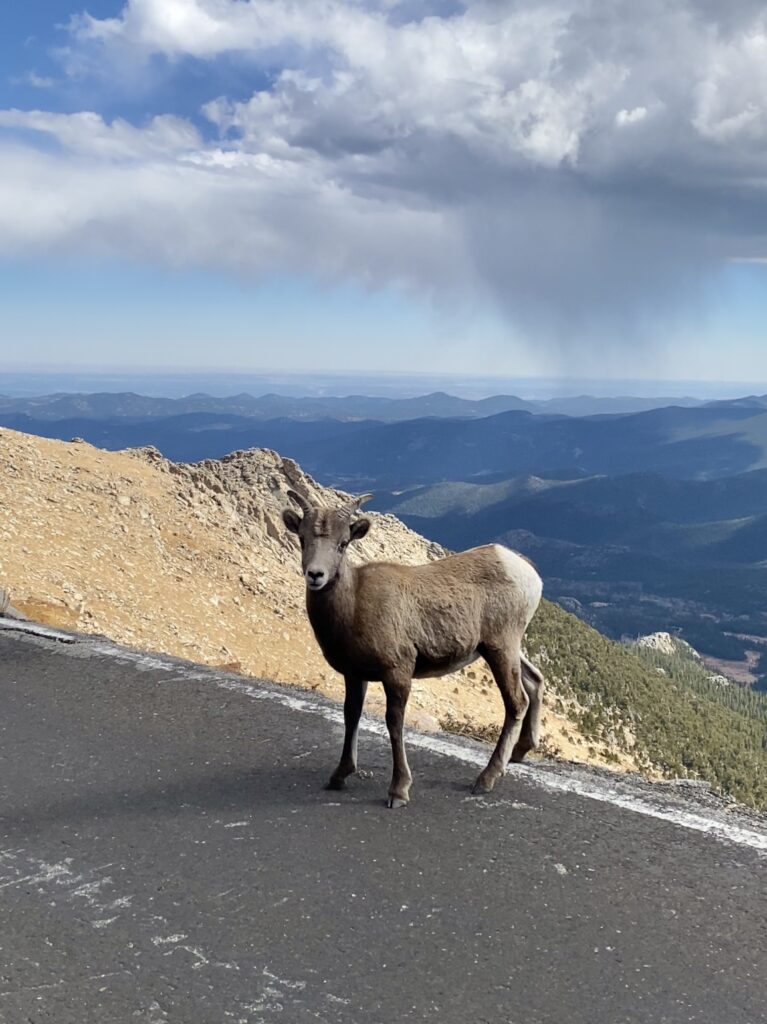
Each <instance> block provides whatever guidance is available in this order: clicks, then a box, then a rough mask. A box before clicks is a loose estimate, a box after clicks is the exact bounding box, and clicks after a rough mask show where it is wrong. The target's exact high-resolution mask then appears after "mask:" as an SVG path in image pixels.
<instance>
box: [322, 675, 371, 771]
mask: <svg viewBox="0 0 767 1024" xmlns="http://www.w3.org/2000/svg"><path fill="white" fill-rule="evenodd" d="M345 682H346V698H345V700H344V726H345V728H346V731H345V733H344V747H343V750H342V751H341V760H340V761H339V762H338V767H337V768H336V770H335V771H334V772H333V774H332V775H331V776H330V781H329V782H328V784H327V786H326V787H325V788H326V789H343V787H344V785H345V783H346V778H347V776H348V775H353V774H354V773H355V772H356V771H357V736H358V734H359V725H360V717H361V716H362V706H363V705H364V703H365V694H366V693H367V688H368V684H367V683H366V682H365V681H364V680H362V679H350V678H348V677H347V678H346V679H345Z"/></svg>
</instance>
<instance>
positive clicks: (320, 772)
mask: <svg viewBox="0 0 767 1024" xmlns="http://www.w3.org/2000/svg"><path fill="white" fill-rule="evenodd" d="M0 696H1V697H2V708H3V715H2V725H1V726H0V729H1V732H2V735H1V742H0V761H1V766H2V771H1V772H0V1021H3V1022H9V1024H43V1022H51V1024H91V1022H93V1024H117V1022H120V1024H135V1022H145V1024H163V1022H169V1024H209V1022H210V1024H214V1022H215V1024H229V1022H235V1024H239V1022H241V1024H260V1022H266V1024H271V1022H280V1024H304V1022H316V1021H320V1022H327V1024H350V1022H353V1024H363V1022H370V1024H384V1022H386V1024H388V1022H399V1021H434V1022H440V1024H472V1022H475V1024H484V1022H488V1024H489V1022H492V1024H511V1022H513V1024H522V1022H525V1024H544V1022H545V1024H565V1022H566V1024H581V1022H583V1024H586V1022H588V1024H623V1022H626V1024H644V1022H647V1024H650V1022H652V1024H671V1022H673V1024H676V1022H680V1024H681V1022H690V1021H702V1022H708V1024H724V1022H727V1024H757V1022H762V1021H767V886H766V884H765V883H766V882H767V838H766V839H765V843H764V846H763V848H761V849H760V842H761V841H760V839H759V829H758V827H756V826H755V827H754V829H753V830H752V831H749V829H748V828H746V827H745V826H744V829H743V831H742V835H741V834H740V833H739V832H738V830H737V828H736V829H735V830H734V831H733V835H734V836H735V837H736V838H735V839H728V838H720V837H718V836H716V835H710V834H706V831H705V829H706V828H707V826H705V821H706V820H707V818H706V816H707V814H708V811H707V810H706V807H705V804H704V805H701V806H700V807H696V806H693V807H692V808H691V810H690V811H689V813H688V812H687V811H685V810H684V803H685V801H686V800H687V798H686V797H685V798H684V799H681V798H680V799H679V800H678V801H677V803H676V804H674V803H673V801H672V803H671V804H669V805H668V806H669V807H670V808H671V810H668V808H667V813H666V812H664V811H663V807H664V806H666V805H664V804H662V803H661V804H659V805H658V807H659V810H658V814H660V817H658V816H655V812H654V811H653V810H652V806H653V805H652V799H651V798H647V797H646V794H645V791H644V790H642V789H641V784H640V789H639V790H638V791H637V792H638V795H637V797H636V799H637V800H638V801H639V803H638V804H637V806H640V805H641V806H643V807H645V808H646V809H645V810H643V811H642V812H641V813H638V812H637V811H635V810H629V809H626V807H624V806H618V805H617V804H616V803H615V802H612V801H613V796H611V795H610V794H611V793H612V792H613V791H612V790H611V789H610V788H609V786H606V784H604V785H603V783H601V782H600V781H599V779H596V781H595V782H594V783H593V784H594V786H595V787H596V789H599V787H600V786H601V787H602V789H601V790H600V791H601V792H602V796H597V797H596V798H595V799H590V798H587V797H584V796H582V795H579V793H578V792H573V791H572V788H573V787H574V788H575V789H576V790H578V789H579V787H580V788H582V786H583V785H585V783H583V779H586V780H587V776H583V777H582V780H581V782H578V778H577V772H576V773H575V775H572V774H571V775H568V774H567V772H568V771H569V770H568V769H557V771H558V772H559V773H560V774H558V775H557V774H554V773H552V771H550V770H548V769H547V768H546V767H545V766H543V767H535V766H534V767H532V768H528V769H527V770H526V771H523V772H519V771H517V770H514V771H513V772H510V773H509V775H508V776H507V777H506V778H505V779H504V780H502V781H501V783H499V785H498V787H497V789H496V792H494V793H493V794H492V796H491V797H489V798H485V799H477V798H472V797H470V796H469V786H470V784H471V782H472V781H473V779H474V777H475V775H476V767H475V766H474V764H473V763H472V762H477V761H478V760H480V759H482V758H484V757H486V755H487V751H486V750H483V749H478V748H476V747H474V746H472V745H470V744H462V743H460V742H457V743H456V744H454V745H453V744H452V743H445V744H444V746H443V748H442V752H441V753H440V752H435V751H433V750H431V749H429V745H430V744H431V745H432V746H433V745H434V744H432V743H431V741H429V740H424V741H423V744H420V743H419V741H418V738H417V737H414V743H412V744H411V746H410V761H411V767H412V769H413V774H414V778H415V781H414V786H413V800H412V803H411V804H410V806H409V807H408V808H406V809H404V810H400V811H389V810H387V809H386V808H385V806H384V797H385V795H386V789H387V783H388V775H389V769H390V761H389V750H388V744H387V743H386V741H385V739H384V738H383V737H382V736H380V734H379V733H380V727H379V726H377V725H372V726H370V725H369V726H368V731H366V732H364V733H363V734H362V735H361V737H360V751H361V762H362V765H363V766H364V768H365V769H367V770H368V772H369V775H368V776H367V777H364V778H355V779H352V780H351V781H350V785H349V789H348V790H347V791H346V792H344V793H340V794H336V793H328V792H325V791H324V790H323V788H322V786H323V783H324V782H325V780H326V778H327V776H328V775H329V773H330V771H331V769H332V768H333V766H334V764H335V759H336V758H337V756H338V752H339V750H340V740H341V727H340V724H339V716H338V711H337V709H334V708H331V707H330V706H329V705H328V704H327V703H326V702H323V701H321V700H314V699H312V698H310V697H307V696H305V695H303V694H299V695H297V696H296V697H293V696H291V691H284V690H279V689H277V688H274V687H270V686H268V685H267V684H263V685H262V684H259V683H254V682H253V681H252V680H238V679H237V678H236V677H232V676H224V675H217V674H216V673H214V672H212V671H208V670H199V669H196V668H194V667H190V666H187V665H185V664H183V663H181V662H175V661H172V660H170V659H152V658H141V657H133V656H131V655H129V654H127V653H125V652H122V651H120V650H119V649H116V648H111V647H110V645H108V644H106V643H99V642H98V641H97V642H92V641H91V642H86V641H82V642H73V643H62V642H60V641H57V640H55V639H46V638H40V637H34V636H28V635H24V634H22V633H19V632H16V631H15V630H9V629H0ZM371 730H372V731H371ZM451 750H452V751H453V753H450V751H451ZM562 773H564V774H562ZM572 780H575V781H574V782H573V781H572ZM587 781H588V780H587ZM571 782H572V785H571ZM558 786H563V787H564V788H560V789H558V788H557V787H558ZM568 787H570V790H569V791H568ZM647 788H649V787H645V789H647ZM596 789H595V792H596ZM621 792H623V794H624V797H623V798H621V796H620V793H621ZM627 792H628V790H625V791H618V790H616V791H615V793H617V794H618V795H617V796H615V797H614V798H615V800H617V801H618V803H620V802H621V799H623V802H624V803H625V802H626V800H627V799H628V797H626V796H625V794H626V793H627ZM631 799H634V798H633V797H632V798H631ZM675 799H676V798H675ZM648 800H649V801H650V802H649V803H648V802H647V801H648ZM642 801H644V803H642ZM629 802H630V801H629ZM675 808H676V809H675ZM676 813H679V814H680V815H681V818H682V819H684V815H685V814H687V819H684V820H688V819H689V820H688V824H687V825H684V824H676V823H674V821H672V820H664V814H665V816H666V817H667V818H668V817H673V816H674V814H676ZM711 815H712V820H713V818H717V815H719V817H718V818H717V820H718V821H720V822H722V821H723V822H725V825H724V826H722V828H723V829H724V831H722V832H721V834H722V835H725V836H726V822H727V821H728V820H729V819H728V812H726V811H721V809H720V811H715V809H714V808H712V809H711ZM680 820H681V819H680ZM733 820H734V819H733ZM695 822H698V825H695V824H694V823H695ZM690 823H693V824H690ZM746 824H747V823H746ZM716 828H719V826H716ZM701 829H703V831H701ZM720 831H721V830H720ZM739 835H741V838H740V839H738V836H739ZM749 836H750V837H751V838H748V837H749ZM743 837H745V838H743Z"/></svg>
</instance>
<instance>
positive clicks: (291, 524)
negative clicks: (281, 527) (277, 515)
mask: <svg viewBox="0 0 767 1024" xmlns="http://www.w3.org/2000/svg"><path fill="white" fill-rule="evenodd" d="M282 521H283V523H284V524H285V525H286V526H287V528H288V529H289V530H290V532H291V533H298V529H299V527H300V526H301V516H300V515H299V514H298V512H294V511H293V509H292V508H284V509H283V510H282Z"/></svg>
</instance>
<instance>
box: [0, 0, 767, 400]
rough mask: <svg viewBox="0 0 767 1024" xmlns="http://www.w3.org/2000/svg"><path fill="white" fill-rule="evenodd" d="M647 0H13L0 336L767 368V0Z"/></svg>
mask: <svg viewBox="0 0 767 1024" xmlns="http://www.w3.org/2000/svg"><path fill="white" fill-rule="evenodd" d="M650 2H651V4H652V7H653V12H654V16H653V18H648V17H645V16H643V15H642V14H641V12H637V11H636V10H635V5H631V4H628V3H627V2H626V3H624V2H623V0H619V2H618V3H616V4H615V5H613V8H614V9H611V12H610V13H609V14H605V12H604V8H600V7H599V5H598V4H597V3H596V0H593V3H592V2H585V3H584V2H579V3H576V2H575V0H552V3H550V4H546V5H541V4H540V3H538V2H537V0H527V2H525V0H520V2H519V3H517V4H514V5H504V6H502V7H499V6H498V5H493V4H488V3H486V2H482V0H476V2H467V3H463V4H462V3H450V4H448V3H444V2H438V0H431V2H430V0H423V2H422V3H413V2H409V3H397V2H394V3H383V0H380V2H378V0H318V2H317V3H316V4H301V3H298V2H296V0H242V2H239V3H234V2H233V0H129V2H127V3H122V2H119V0H118V2H114V0H92V2H90V3H88V4H87V5H86V7H85V8H82V7H80V6H79V5H78V4H77V3H73V2H71V0H38V2H36V3H35V4H28V5H20V4H6V5H5V6H4V9H3V10H2V12H0V67H2V69H3V70H2V74H0V308H2V312H1V313H0V344H2V351H3V354H4V358H5V360H6V363H5V365H6V366H7V367H8V366H10V365H12V364H13V363H14V362H18V363H24V364H26V365H29V364H30V362H31V363H37V364H39V365H40V366H44V365H45V364H46V363H47V362H55V363H56V364H59V365H60V364H62V363H64V362H67V361H69V362H71V363H72V364H73V365H80V366H83V365H95V364H98V365H113V366H122V367H130V366H135V365H143V366H146V365H157V366H163V367H168V366H178V367H180V368H195V367H199V368H215V367H217V366H221V367H226V368H227V369H229V368H237V367H241V368H243V369H252V370H254V369H258V368H261V367H268V368H276V369H279V368H284V369H291V370H301V369H307V370H323V369H328V370H337V369H358V370H360V371H370V370H388V371H392V370H403V371H407V370H414V371H419V372H454V373H461V372H465V373H473V374H482V375H489V374H493V373H497V374H499V375H507V376H522V375H535V374H540V375H544V376H553V375H556V374H559V373H561V374H564V375H572V376H579V377H584V376H592V377H593V376H615V377H620V378H626V377H647V378H659V377H660V378H663V377H668V378H683V379H689V378H690V377H701V378H704V379H716V378H739V379H744V378H747V377H749V376H750V375H751V376H753V377H754V379H755V380H758V381H765V380H767V344H765V331H766V330H767V301H765V295H766V294H767V292H766V291H765V284H766V283H767V276H766V275H767V263H764V262H762V261H763V260H765V259H767V218H766V217H765V212H764V211H765V209H767V203H766V202H765V200H767V196H765V195H764V194H763V192H764V189H765V187H767V186H765V185H763V183H762V177H763V176H762V173H761V167H762V166H763V161H764V159H767V101H766V100H765V97H767V70H765V68H766V67H767V64H766V62H765V53H767V27H766V24H765V12H764V11H763V10H762V7H761V5H759V4H755V3H752V2H750V0H738V2H735V3H733V4H732V5H730V6H729V7H728V9H727V11H726V12H725V13H723V14H722V15H715V14H712V13H711V8H710V5H704V4H701V3H699V2H698V0H680V2H679V3H675V4H669V3H666V2H664V0H650ZM86 11H87V15H86V13H85V12H86ZM646 13H647V12H645V14H646ZM682 14H684V15H685V16H684V17H683V16H682ZM717 19H718V20H717ZM712 40H713V41H712ZM680 53H681V54H684V55H686V56H682V57H680V56H679V54H680ZM5 353H8V355H5Z"/></svg>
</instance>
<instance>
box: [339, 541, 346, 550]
mask: <svg viewBox="0 0 767 1024" xmlns="http://www.w3.org/2000/svg"><path fill="white" fill-rule="evenodd" d="M348 547H349V541H348V540H342V541H341V543H340V544H339V545H338V550H339V551H346V549H347V548H348Z"/></svg>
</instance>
